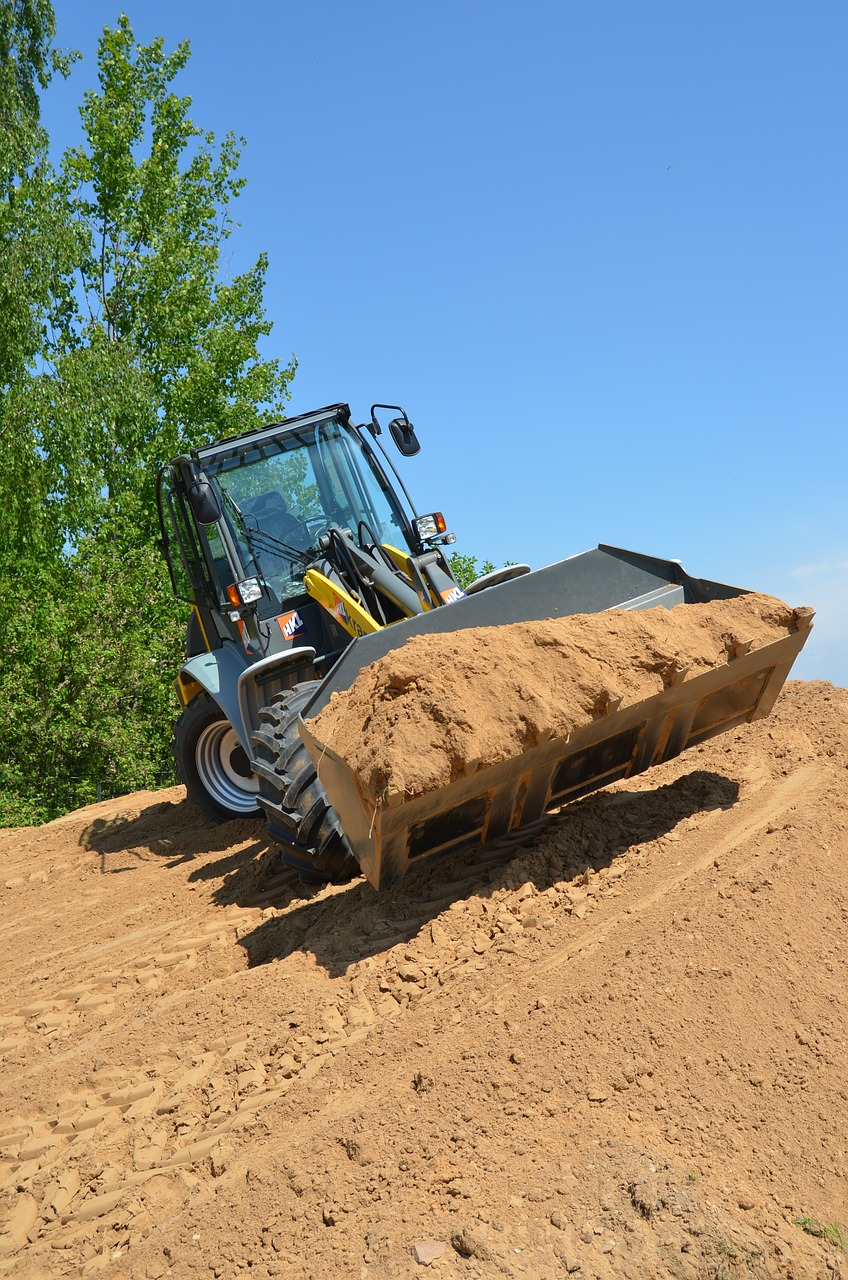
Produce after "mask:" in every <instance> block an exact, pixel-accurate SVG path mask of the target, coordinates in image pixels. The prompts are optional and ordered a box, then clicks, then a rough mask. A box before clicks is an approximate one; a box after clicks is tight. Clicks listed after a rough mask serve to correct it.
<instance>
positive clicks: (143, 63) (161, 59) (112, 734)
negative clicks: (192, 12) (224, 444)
mask: <svg viewBox="0 0 848 1280" xmlns="http://www.w3.org/2000/svg"><path fill="white" fill-rule="evenodd" d="M27 3H29V0H27ZM31 3H32V5H34V6H35V7H36V9H38V11H39V12H41V13H42V16H43V17H44V19H45V22H46V21H47V18H48V17H49V16H50V14H52V11H50V13H48V10H49V6H48V5H46V4H44V3H43V0H31ZM39 6H40V7H39ZM19 7H20V8H21V9H24V8H25V7H26V4H25V0H20V6H19ZM43 33H44V35H43V39H42V44H41V45H39V46H38V49H39V50H40V51H41V52H40V53H39V58H41V61H38V60H35V61H33V63H32V66H33V75H34V79H33V80H32V83H33V84H35V83H38V84H41V83H42V80H41V70H40V69H41V68H42V67H47V66H49V65H50V62H49V38H50V35H51V33H52V26H51V25H50V23H49V22H48V23H47V25H45V26H44V27H43ZM45 41H46V42H47V43H45ZM0 52H2V50H0ZM188 56H189V52H188V45H187V43H183V44H181V45H179V46H178V48H177V49H176V50H175V51H174V52H173V53H170V54H166V53H165V50H164V47H163V42H162V41H161V40H154V41H153V42H152V43H151V44H149V45H146V46H144V45H138V44H136V42H135V39H134V37H133V33H132V29H131V27H130V24H129V22H128V20H127V19H126V18H125V17H122V18H120V20H119V22H118V25H117V26H116V27H115V28H114V29H110V28H108V27H107V28H106V29H105V30H104V32H103V36H102V38H101V41H100V45H99V53H98V74H99V88H98V89H97V90H91V91H89V92H87V93H86V94H85V96H84V99H83V105H82V108H81V118H82V125H83V142H82V144H81V145H80V146H79V147H76V148H74V149H73V150H71V151H69V152H68V153H66V155H65V156H64V158H63V161H62V165H61V169H60V172H59V174H58V175H54V174H52V173H51V171H50V170H49V167H48V166H47V164H46V161H45V160H44V158H43V152H41V153H39V158H38V162H37V166H36V165H33V166H31V171H32V175H33V177H35V175H36V167H38V175H37V176H38V184H37V185H34V186H33V189H32V191H31V192H30V194H29V196H28V197H27V199H28V204H26V206H25V207H26V210H27V213H26V217H25V218H19V219H18V223H17V224H16V225H17V240H18V242H20V241H21V238H22V228H23V229H24V230H25V231H26V232H27V234H29V236H30V244H31V250H32V252H31V254H30V259H31V263H30V270H32V269H33V263H34V261H35V257H36V256H37V251H38V249H39V248H40V250H41V252H42V261H43V263H44V268H43V270H44V274H43V277H38V288H37V289H35V290H34V291H33V290H31V291H30V294H29V300H28V304H27V306H28V309H25V310H24V311H22V312H20V314H19V315H18V316H17V318H16V317H15V314H13V311H12V310H11V309H7V310H5V311H4V309H3V296H2V295H0V350H2V348H3V346H4V339H5V338H6V337H7V336H8V335H9V334H11V335H12V336H15V335H17V338H16V341H17V347H16V350H17V353H18V354H17V357H16V358H17V365H16V367H15V370H14V373H13V374H12V372H10V373H9V375H8V376H7V377H6V382H5V384H4V386H5V394H4V400H3V415H4V416H3V419H2V423H0V427H2V424H5V431H6V438H5V439H4V441H3V443H4V447H5V450H6V454H7V457H8V456H9V452H10V450H9V444H8V442H9V441H11V442H12V448H11V453H12V456H13V457H14V458H15V464H14V469H13V472H7V474H8V475H9V476H10V479H9V481H8V483H7V485H6V489H5V491H0V500H5V499H7V500H8V501H9V502H10V503H12V504H13V505H14V501H15V500H16V496H15V495H16V494H17V495H18V497H19V498H20V501H19V506H18V507H17V508H16V509H14V510H13V512H12V518H11V519H8V520H5V519H3V520H2V521H0V523H2V524H3V527H4V528H5V530H6V532H5V533H4V534H0V552H5V555H4V556H3V560H2V566H0V626H2V628H3V634H4V637H5V640H4V663H3V671H2V675H0V759H2V760H3V761H4V763H3V764H0V824H2V823H4V822H9V821H14V822H20V821H29V820H35V819H39V820H40V819H43V818H46V817H51V816H55V815H56V814H57V813H60V812H62V811H64V810H65V809H66V808H68V807H70V806H72V805H73V804H76V803H80V802H83V801H85V800H89V799H93V798H94V797H95V794H96V783H97V781H103V782H105V783H106V785H107V786H108V787H109V788H110V789H111V788H118V789H130V788H134V787H137V786H140V785H145V784H147V785H150V784H152V783H154V782H156V781H160V780H162V778H163V775H164V774H165V773H166V772H167V770H168V769H169V766H170V763H171V762H170V753H169V749H168V745H169V737H170V729H171V724H172V722H173V718H174V714H175V710H176V705H175V702H173V701H172V694H171V691H170V685H171V681H172V679H173V675H174V672H175V670H176V667H177V664H178V660H179V650H180V646H181V634H182V630H183V622H184V619H183V618H182V616H181V615H182V608H183V607H181V606H180V605H178V604H177V603H176V602H174V601H173V600H172V598H171V594H170V586H169V583H168V579H167V574H166V572H165V568H164V564H163V562H162V560H161V557H160V555H159V553H158V550H157V548H156V538H157V536H158V530H157V528H156V521H155V514H154V501H153V494H154V479H155V471H156V468H157V465H158V464H160V463H162V462H165V461H167V460H168V459H169V458H170V457H172V456H174V455H175V454H176V453H179V452H182V451H184V450H186V449H187V448H190V447H191V446H192V445H194V444H197V443H199V442H201V441H203V440H206V439H208V438H210V437H212V436H217V435H223V434H230V433H234V432H237V431H241V430H245V429H248V428H249V427H252V426H255V425H256V423H257V421H261V420H266V419H271V418H277V417H280V416H282V411H283V406H284V404H285V402H286V400H287V398H288V383H289V381H290V379H291V378H292V376H293V374H294V367H295V366H294V362H293V361H292V362H291V363H289V364H282V363H280V362H279V361H278V360H274V359H265V358H264V357H263V356H262V354H261V352H260V344H261V342H262V340H263V339H264V338H265V337H266V336H267V335H268V333H269V332H270V329H271V324H270V321H268V320H267V319H266V318H265V315H264V311H263V303H262V299H263V289H264V282H265V273H266V266H267V263H266V259H265V257H264V255H263V256H260V258H259V259H258V260H257V262H256V263H255V264H254V266H253V267H252V268H251V269H250V270H248V271H246V272H245V273H244V274H241V275H237V276H235V277H234V278H224V277H223V276H222V275H221V255H222V249H223V248H224V246H225V243H226V241H227V240H228V238H229V236H230V235H231V233H232V230H233V227H234V223H233V221H232V216H231V206H232V202H233V200H234V199H235V198H236V197H237V195H238V193H239V191H240V190H241V187H242V179H241V178H239V177H238V176H237V167H238V162H239V147H238V145H237V143H236V140H235V139H234V138H233V137H232V136H230V135H228V136H227V137H226V138H225V139H224V140H223V142H222V143H221V144H220V145H218V144H216V142H215V139H214V137H213V136H212V135H211V134H208V133H203V132H201V130H199V129H198V128H197V127H196V126H195V125H194V124H193V122H192V120H191V118H190V116H189V108H190V100H189V99H188V98H186V97H180V96H178V95H177V94H176V93H174V92H173V89H172V82H173V81H174V79H175V77H176V76H177V75H178V74H179V72H180V71H181V70H182V69H183V68H184V66H185V64H186V62H187V60H188ZM45 59H46V61H45ZM26 102H27V99H26V95H25V94H22V96H21V98H20V103H19V106H18V107H17V108H16V109H15V111H16V118H17V117H18V116H23V115H24V112H25V109H26V110H30V108H29V107H27V106H26ZM30 106H31V104H30ZM27 120H29V121H30V122H32V121H33V120H34V121H36V122H37V102H36V104H35V113H34V114H33V112H32V111H30V115H29V116H28V117H27ZM33 127H35V126H33ZM26 128H27V129H29V128H30V124H27V125H26ZM20 189H21V183H18V184H17V189H16V192H15V198H16V200H17V202H18V205H19V207H20V206H21V197H20V194H19V190H20ZM0 230H2V228H0ZM23 269H24V268H22V270H23ZM27 326H29V327H27ZM0 358H2V357H0ZM15 451H17V452H15ZM20 495H24V497H23V498H21V497H20ZM21 504H22V505H21ZM6 514H7V512H6V510H5V509H4V516H5V515H6Z"/></svg>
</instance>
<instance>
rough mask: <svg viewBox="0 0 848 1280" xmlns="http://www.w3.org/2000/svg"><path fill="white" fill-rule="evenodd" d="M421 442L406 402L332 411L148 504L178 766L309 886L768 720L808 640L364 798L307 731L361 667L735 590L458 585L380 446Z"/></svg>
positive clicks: (202, 470) (555, 569)
mask: <svg viewBox="0 0 848 1280" xmlns="http://www.w3.org/2000/svg"><path fill="white" fill-rule="evenodd" d="M387 413H392V414H394V415H395V416H394V417H392V418H391V419H390V421H389V422H388V432H389V435H390V436H391V438H392V440H393V442H394V445H395V446H396V448H397V450H398V451H399V452H400V453H401V454H402V455H403V456H404V457H411V456H413V455H414V454H416V453H417V452H418V450H419V447H420V446H419V443H418V439H417V437H416V433H415V430H414V428H413V426H412V424H411V423H410V422H409V419H408V418H407V416H406V414H405V413H404V411H403V410H402V409H400V408H399V407H397V406H392V405H373V406H372V408H371V415H370V420H369V421H368V422H366V423H365V424H360V425H357V424H354V423H353V421H352V419H351V412H350V409H349V408H348V406H347V405H345V404H336V405H331V406H329V407H327V408H324V409H319V410H316V411H315V412H313V413H308V414H302V415H299V416H298V417H295V418H291V419H289V420H287V421H286V422H283V423H278V424H274V425H271V426H263V427H260V428H257V429H256V430H254V431H250V432H247V433H245V434H243V435H240V436H235V437H232V438H229V439H226V440H221V441H218V442H216V443H213V444H209V445H206V446H203V447H201V448H198V449H195V450H192V451H191V453H189V454H186V455H185V456H182V457H179V458H176V459H175V460H174V461H173V462H171V463H170V464H169V465H168V466H166V467H163V468H162V470H161V471H160V473H159V476H158V482H157V502H158V509H159V520H160V526H161V532H162V547H163V551H164V554H165V558H166V560H167V564H168V568H169V572H170V575H171V582H172V586H173V590H174V593H175V594H176V596H177V597H178V598H180V599H182V600H184V601H186V603H187V604H188V605H190V607H191V612H190V616H189V621H188V630H187V655H186V659H185V661H184V662H183V663H182V665H181V667H180V669H179V673H178V675H177V680H176V689H177V694H178V697H179V700H180V703H181V706H182V714H181V715H180V718H179V720H178V722H177V725H176V729H175V734H174V744H173V745H174V753H175V756H176V760H177V768H178V772H179V776H180V778H181V780H182V781H183V782H184V784H185V786H186V790H187V792H188V795H189V797H190V798H191V799H192V800H193V801H194V802H195V803H196V804H197V805H198V806H199V807H200V809H201V810H202V811H203V813H204V814H205V815H206V816H207V817H208V818H210V819H212V820H214V821H218V822H224V821H228V820H232V819H236V818H246V817H260V816H264V818H265V820H266V822H267V826H268V831H269V833H270V835H271V836H272V837H273V839H274V840H275V841H276V842H277V844H278V845H279V848H280V850H281V854H282V857H283V858H284V860H285V861H286V862H288V863H289V864H290V865H292V866H294V867H296V868H297V869H298V870H299V871H300V873H301V875H302V876H303V877H304V878H305V879H307V880H312V881H316V882H320V881H343V880H345V879H348V878H350V877H352V876H353V875H358V874H360V873H363V874H364V875H365V876H366V877H367V878H368V879H369V881H370V882H371V883H372V884H373V885H374V886H375V887H376V888H378V889H380V888H386V887H388V886H389V885H392V884H395V883H397V882H398V881H399V880H400V879H402V878H403V876H404V875H405V874H406V873H407V871H408V870H410V868H413V867H418V866H422V865H425V864H427V863H429V862H431V861H432V860H433V859H435V858H439V857H443V856H445V855H446V854H452V853H456V852H459V851H462V850H469V849H470V850H473V849H476V848H478V847H479V846H480V845H481V844H486V843H488V842H490V841H493V840H497V839H498V838H500V837H502V836H505V835H507V834H509V833H511V832H514V831H519V830H521V828H522V827H524V826H527V825H530V824H532V823H535V822H537V821H538V820H539V818H540V817H541V816H542V815H543V814H544V813H545V812H546V811H547V810H549V809H552V808H555V807H557V806H559V805H562V804H564V803H566V802H567V801H569V800H572V799H575V798H577V797H579V796H581V795H584V794H586V793H587V792H589V791H591V790H593V789H595V788H597V787H600V786H603V785H605V784H606V783H609V782H611V781H614V780H617V779H620V778H625V777H628V776H630V775H631V774H635V773H638V772H641V771H642V770H644V769H647V768H649V767H650V766H652V765H654V764H658V763H660V762H661V761H663V760H667V759H670V758H672V757H673V756H675V755H677V754H679V752H681V751H682V750H684V749H685V748H686V747H688V746H691V745H693V744H695V743H698V742H701V741H703V740H704V739H705V738H708V737H710V736H712V735H714V734H716V733H720V732H723V731H725V730H727V729H730V728H732V727H734V726H736V725H739V724H742V723H744V722H746V721H750V720H754V719H758V718H760V717H761V716H764V715H767V714H768V712H769V711H770V710H771V707H772V706H773V704H774V701H775V699H776V698H777V695H778V693H779V691H780V689H781V687H782V685H783V683H784V681H785V679H786V677H787V675H788V673H789V670H790V667H791V665H792V663H793V661H794V659H795V657H796V656H797V654H798V652H799V651H800V649H801V647H802V646H803V644H804V641H805V639H806V636H807V634H808V631H809V628H810V625H811V621H812V610H809V609H798V610H795V611H794V613H793V614H792V625H791V626H790V628H789V629H788V632H787V634H785V635H780V636H779V638H777V639H775V640H774V642H773V643H769V644H766V645H764V646H762V647H759V648H757V649H755V650H752V651H751V650H749V647H748V646H747V645H745V644H744V643H743V644H740V645H738V646H736V647H734V648H733V649H732V651H729V652H728V660H727V661H726V662H725V663H722V664H721V665H717V666H716V667H714V668H712V669H710V670H708V671H704V672H701V673H700V674H698V675H696V676H694V677H693V678H685V677H686V673H685V672H682V673H680V678H679V679H678V678H676V677H675V678H672V679H670V680H668V681H666V682H665V687H664V688H663V689H662V690H661V691H659V692H657V693H656V694H654V695H652V696H651V697H648V698H645V699H643V700H641V701H637V702H636V703H634V704H630V705H627V706H621V707H618V706H612V707H608V708H606V709H605V714H603V715H602V716H599V717H598V718H597V719H593V720H592V722H591V723H588V724H586V725H582V726H580V727H579V728H578V729H576V730H575V731H574V732H573V733H569V734H568V735H567V736H565V737H562V738H553V739H551V740H549V741H544V742H541V743H538V744H537V745H535V746H532V747H531V748H530V749H529V750H527V751H524V752H522V753H521V754H519V755H517V756H515V757H514V758H511V759H508V760H501V761H499V762H497V763H495V764H493V765H491V766H490V767H487V768H481V769H474V770H472V771H470V772H469V773H468V776H463V777H459V778H457V779H455V780H452V781H451V782H450V783H449V784H448V785H447V786H445V787H443V788H439V789H438V790H435V791H428V792H426V793H425V794H423V795H415V796H411V797H406V796H404V795H398V794H397V793H395V794H392V795H388V796H387V797H386V803H385V804H381V805H380V806H378V807H375V806H374V805H373V804H370V803H368V802H367V801H366V799H365V798H364V797H363V795H362V791H361V787H358V786H357V779H356V777H355V775H354V772H353V770H352V769H351V768H350V766H349V764H348V762H347V761H346V760H345V759H343V758H342V757H341V756H340V755H339V754H338V753H336V752H334V751H333V750H331V749H328V747H327V744H326V743H325V742H323V741H321V740H320V739H318V738H316V736H315V734H314V732H313V730H312V728H311V726H312V724H313V721H314V719H315V717H316V716H318V715H319V713H320V712H321V711H322V710H323V709H324V708H326V707H327V706H328V705H329V703H330V702H331V700H332V699H333V697H334V695H344V694H345V692H346V691H347V690H348V689H349V688H350V687H351V685H352V684H353V683H354V681H355V680H356V678H357V676H358V675H359V673H360V672H361V671H363V669H364V668H366V667H368V666H369V664H372V663H374V662H377V661H378V660H379V659H381V658H383V657H385V656H386V655H387V654H389V653H390V652H391V651H392V650H394V649H396V648H398V647H400V646H401V645H404V644H405V643H406V641H407V640H409V639H411V638H412V637H415V636H439V635H447V634H449V633H453V632H457V631H462V630H465V629H467V628H477V627H500V626H504V625H505V624H508V623H515V622H533V621H535V620H542V619H548V618H566V617H569V616H571V615H575V614H593V613H599V612H601V611H607V610H641V609H650V608H654V607H656V606H665V607H666V608H672V607H673V606H675V605H678V604H699V603H700V604H704V603H709V602H712V601H726V600H731V599H733V598H734V597H738V596H742V595H745V594H747V593H746V592H745V591H743V590H742V589H740V588H737V587H732V586H727V585H724V584H722V583H718V582H711V581H708V580H706V579H699V578H693V577H691V576H690V575H689V574H687V573H685V572H684V570H683V569H682V567H681V565H680V564H679V562H678V561H675V560H661V559H656V558H654V557H651V556H646V555H641V554H638V553H635V552H630V551H625V550H622V549H620V548H616V547H610V546H604V545H601V546H598V547H596V548H593V549H592V550H590V551H586V552H584V553H582V554H580V555H576V556H572V557H570V558H569V559H566V560H562V561H560V562H559V563H557V564H553V565H550V566H548V567H547V568H544V569H539V570H537V571H535V572H531V571H530V569H529V566H527V565H512V566H509V567H507V568H504V569H502V570H498V571H496V572H495V573H492V574H489V575H486V576H485V577H483V578H480V579H478V580H477V581H476V582H475V583H473V584H471V586H470V587H468V588H466V590H462V589H461V587H460V586H459V584H458V583H457V582H456V580H455V578H454V575H453V573H452V572H451V568H450V563H449V561H448V558H447V555H446V553H445V548H446V547H448V546H450V545H451V544H452V543H453V542H454V541H455V539H454V537H453V535H452V534H451V533H449V532H448V531H447V528H446V525H445V521H444V519H443V517H442V515H441V513H439V512H433V513H429V514H425V515H423V516H422V515H417V514H416V512H415V508H414V506H413V504H412V501H411V499H410V497H409V495H408V493H407V491H406V488H405V487H404V485H403V482H402V481H401V479H400V477H399V476H398V474H397V472H396V470H395V468H394V465H393V463H392V461H391V459H390V457H389V454H388V453H387V451H386V450H384V449H383V447H382V444H381V440H380V437H381V435H382V434H383V432H382V427H381V423H380V417H381V416H383V417H384V418H385V416H386V414H387Z"/></svg>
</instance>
